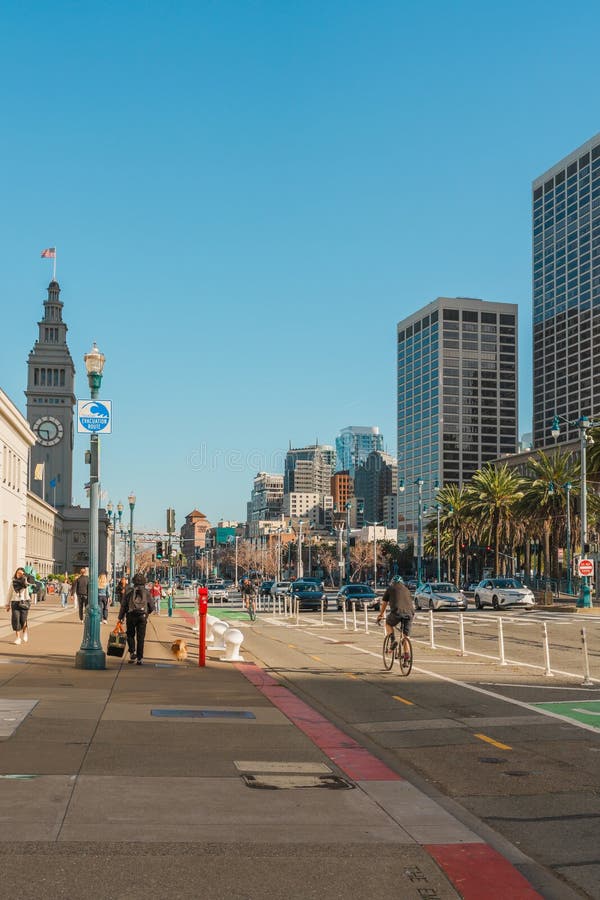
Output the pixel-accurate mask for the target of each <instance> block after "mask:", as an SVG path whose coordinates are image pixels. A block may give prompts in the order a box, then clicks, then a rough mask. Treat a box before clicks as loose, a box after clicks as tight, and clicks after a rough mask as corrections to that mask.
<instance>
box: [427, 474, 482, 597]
mask: <svg viewBox="0 0 600 900" xmlns="http://www.w3.org/2000/svg"><path fill="white" fill-rule="evenodd" d="M436 500H437V502H438V503H439V504H440V506H441V507H442V512H441V514H440V530H441V532H442V535H441V537H442V544H445V543H446V541H449V542H451V546H452V549H453V551H454V553H453V555H454V583H455V584H456V586H457V587H459V585H460V551H461V545H462V544H465V543H468V542H469V541H470V540H471V539H472V537H473V533H474V523H473V517H472V514H471V509H470V505H469V493H468V489H467V487H466V486H465V485H463V486H462V487H459V486H458V485H456V484H446V485H444V487H442V488H440V490H439V491H438V493H437V496H436ZM435 527H436V528H437V522H436V526H435Z"/></svg>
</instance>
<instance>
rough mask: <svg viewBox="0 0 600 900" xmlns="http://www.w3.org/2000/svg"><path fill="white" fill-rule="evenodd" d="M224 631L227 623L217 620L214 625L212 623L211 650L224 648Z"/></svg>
mask: <svg viewBox="0 0 600 900" xmlns="http://www.w3.org/2000/svg"><path fill="white" fill-rule="evenodd" d="M226 631H227V625H226V624H225V622H221V621H219V622H216V623H215V625H213V637H214V644H213V646H212V648H211V649H212V650H224V649H225V643H224V640H223V635H224V634H225V632H226Z"/></svg>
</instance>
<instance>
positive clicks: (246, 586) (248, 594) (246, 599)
mask: <svg viewBox="0 0 600 900" xmlns="http://www.w3.org/2000/svg"><path fill="white" fill-rule="evenodd" d="M255 595H256V590H255V589H254V586H253V585H252V583H251V581H250V580H249V579H248V578H244V580H243V582H242V603H243V604H244V606H245V607H246V609H248V607H249V605H250V600H251V599H252V600H253V599H254V597H255Z"/></svg>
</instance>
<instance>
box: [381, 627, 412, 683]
mask: <svg viewBox="0 0 600 900" xmlns="http://www.w3.org/2000/svg"><path fill="white" fill-rule="evenodd" d="M393 641H395V642H396V646H395V647H392V642H393ZM395 659H397V660H398V663H399V665H400V673H401V674H402V675H410V673H411V669H412V664H413V651H412V644H411V642H410V638H409V637H408V635H407V634H404V632H402V639H401V640H397V638H396V629H395V628H393V629H392V633H391V634H386V636H385V637H384V639H383V666H384V668H385V669H387V671H388V672H390V671H391V670H392V667H393V665H394V660H395Z"/></svg>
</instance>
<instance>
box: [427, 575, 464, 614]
mask: <svg viewBox="0 0 600 900" xmlns="http://www.w3.org/2000/svg"><path fill="white" fill-rule="evenodd" d="M415 606H416V607H417V609H467V607H468V602H467V598H466V597H465V595H464V594H463V592H462V591H460V590H459V589H458V588H457V587H456V585H454V584H451V582H449V581H443V582H434V583H428V584H420V585H419V587H418V588H417V590H416V591H415Z"/></svg>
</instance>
